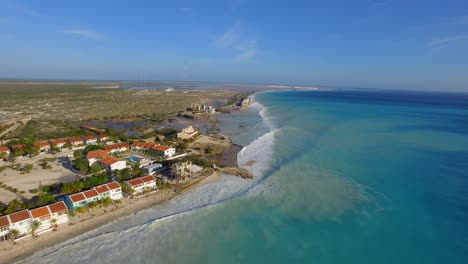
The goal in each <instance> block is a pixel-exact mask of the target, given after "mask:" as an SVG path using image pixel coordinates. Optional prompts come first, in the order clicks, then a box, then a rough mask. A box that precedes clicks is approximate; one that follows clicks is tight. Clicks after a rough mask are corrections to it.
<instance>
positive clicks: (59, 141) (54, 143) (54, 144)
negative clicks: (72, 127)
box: [50, 138, 67, 149]
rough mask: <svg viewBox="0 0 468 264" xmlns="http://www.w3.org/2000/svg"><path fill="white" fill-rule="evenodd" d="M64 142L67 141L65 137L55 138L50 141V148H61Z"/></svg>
mask: <svg viewBox="0 0 468 264" xmlns="http://www.w3.org/2000/svg"><path fill="white" fill-rule="evenodd" d="M65 144H67V141H66V140H65V139H63V138H60V139H55V140H51V141H50V146H51V148H53V147H57V148H60V149H62V148H63V146H64V145H65Z"/></svg>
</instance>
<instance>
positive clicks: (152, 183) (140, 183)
mask: <svg viewBox="0 0 468 264" xmlns="http://www.w3.org/2000/svg"><path fill="white" fill-rule="evenodd" d="M124 183H125V184H126V185H128V186H129V187H130V188H131V189H132V191H133V192H134V193H142V192H144V191H145V190H148V191H151V190H154V189H156V178H155V177H154V176H151V175H147V176H143V177H139V178H135V179H131V180H128V181H125V182H124Z"/></svg>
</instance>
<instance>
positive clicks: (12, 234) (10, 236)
mask: <svg viewBox="0 0 468 264" xmlns="http://www.w3.org/2000/svg"><path fill="white" fill-rule="evenodd" d="M18 236H19V231H18V230H16V229H11V230H10V232H9V233H8V239H10V240H11V242H12V243H13V244H16V242H15V240H16V239H17V238H18Z"/></svg>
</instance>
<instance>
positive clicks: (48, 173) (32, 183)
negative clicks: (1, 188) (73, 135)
mask: <svg viewBox="0 0 468 264" xmlns="http://www.w3.org/2000/svg"><path fill="white" fill-rule="evenodd" d="M64 155H66V153H58V154H56V155H49V154H39V155H37V156H35V157H32V158H27V157H21V158H18V159H17V160H16V161H15V163H21V164H22V165H24V164H33V166H34V168H33V169H32V171H31V172H29V173H24V174H21V172H20V171H16V170H13V169H6V170H4V171H3V172H1V173H0V181H2V182H3V183H4V184H6V185H8V186H11V187H13V188H17V189H18V190H19V191H24V194H21V196H23V197H24V198H26V199H30V198H32V197H33V196H34V195H35V194H32V193H30V192H29V190H32V189H36V188H38V187H39V182H41V184H42V185H50V184H54V183H58V182H62V183H69V182H73V181H74V180H76V178H77V177H79V176H78V175H77V174H75V173H73V172H72V171H70V170H69V169H68V168H67V167H65V166H64V164H62V162H61V161H60V160H61V159H62V158H60V160H59V159H57V160H56V161H52V162H48V164H50V165H51V166H52V169H43V168H42V167H41V166H40V165H39V164H40V160H41V159H43V158H52V157H57V158H58V157H60V156H64ZM9 164H11V163H8V162H4V161H0V166H3V165H9ZM14 198H16V196H14V197H13V199H14ZM11 200H12V196H11V195H5V193H4V192H0V202H3V203H8V202H9V201H11Z"/></svg>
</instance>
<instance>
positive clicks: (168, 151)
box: [132, 142, 176, 158]
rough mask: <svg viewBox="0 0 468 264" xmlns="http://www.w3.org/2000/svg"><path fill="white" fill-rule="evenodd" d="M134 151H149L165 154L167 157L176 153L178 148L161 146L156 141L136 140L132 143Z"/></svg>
mask: <svg viewBox="0 0 468 264" xmlns="http://www.w3.org/2000/svg"><path fill="white" fill-rule="evenodd" d="M132 150H133V151H147V152H150V153H153V154H155V155H159V156H163V157H165V158H168V157H172V156H174V155H175V152H176V149H175V148H171V147H168V146H161V145H159V144H156V143H151V142H150V143H147V142H134V143H133V144H132Z"/></svg>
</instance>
